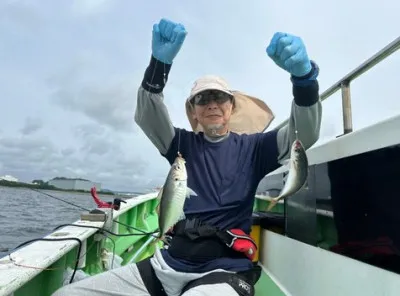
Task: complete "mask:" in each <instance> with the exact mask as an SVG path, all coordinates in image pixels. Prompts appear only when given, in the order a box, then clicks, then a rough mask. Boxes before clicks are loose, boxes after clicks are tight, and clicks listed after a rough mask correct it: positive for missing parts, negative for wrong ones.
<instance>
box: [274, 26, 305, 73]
mask: <svg viewBox="0 0 400 296" xmlns="http://www.w3.org/2000/svg"><path fill="white" fill-rule="evenodd" d="M267 54H268V56H269V57H270V58H271V59H272V60H273V61H274V62H275V63H276V64H277V65H278V66H279V67H281V68H282V69H284V70H286V71H287V72H289V73H290V74H292V75H293V76H296V77H301V76H304V75H307V74H308V73H309V72H310V71H311V63H310V60H309V58H308V55H307V51H306V48H305V46H304V44H303V41H302V40H301V38H300V37H297V36H293V35H290V34H287V33H281V32H278V33H275V34H274V36H273V37H272V40H271V43H270V44H269V45H268V47H267Z"/></svg>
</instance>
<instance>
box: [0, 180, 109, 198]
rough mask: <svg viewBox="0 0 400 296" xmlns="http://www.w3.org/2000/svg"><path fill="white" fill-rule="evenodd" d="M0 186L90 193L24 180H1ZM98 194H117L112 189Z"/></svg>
mask: <svg viewBox="0 0 400 296" xmlns="http://www.w3.org/2000/svg"><path fill="white" fill-rule="evenodd" d="M0 186H3V187H13V188H26V189H41V190H52V191H61V192H71V193H90V191H85V190H73V189H60V188H57V187H54V186H52V185H47V184H37V185H36V184H29V183H24V182H12V181H6V180H0ZM97 193H98V194H106V195H115V193H114V192H110V191H101V190H100V191H97Z"/></svg>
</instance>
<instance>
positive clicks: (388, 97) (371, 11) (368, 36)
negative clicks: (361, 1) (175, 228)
mask: <svg viewBox="0 0 400 296" xmlns="http://www.w3.org/2000/svg"><path fill="white" fill-rule="evenodd" d="M384 2H385V3H384V4H385V5H382V4H381V3H380V5H378V4H376V3H375V4H374V3H372V2H371V3H366V4H365V5H364V6H363V7H361V8H360V7H359V5H358V4H357V3H356V2H354V3H350V2H345V1H343V0H340V1H339V2H332V3H328V2H321V3H319V2H316V1H302V2H296V3H292V4H291V5H289V6H288V5H287V3H285V2H277V1H275V2H273V3H272V2H271V3H266V2H265V1H255V2H253V3H252V5H248V4H247V3H245V2H238V3H236V4H235V5H234V7H231V8H232V9H231V10H229V13H227V10H226V7H227V5H228V6H229V5H230V2H228V1H218V2H211V0H205V1H204V2H202V5H200V6H199V5H197V4H194V3H190V2H187V3H186V2H185V3H182V2H181V1H178V0H171V1H167V2H159V3H157V9H154V7H155V4H154V3H152V2H144V1H141V2H140V5H139V6H138V4H137V3H136V2H135V1H125V2H124V3H119V2H116V1H113V2H111V0H108V1H107V0H103V1H96V0H75V1H51V0H43V1H33V0H24V1H8V0H7V1H0V34H1V35H2V43H1V44H0V60H1V61H2V66H1V68H0V100H1V103H2V104H1V108H0V126H1V131H0V174H1V175H3V174H11V175H15V176H16V177H18V178H19V179H21V180H26V181H31V180H33V179H49V178H53V177H55V176H66V177H84V178H88V179H91V180H93V181H100V182H102V183H103V186H104V187H109V188H114V189H121V190H123V189H128V188H129V189H130V190H133V191H135V190H138V188H152V187H155V186H159V185H161V184H162V183H163V181H164V179H165V176H166V173H167V171H168V169H169V165H168V163H167V161H166V160H165V159H163V157H162V156H161V155H160V154H159V152H158V151H157V149H156V148H155V147H154V146H153V145H152V143H151V142H150V140H149V139H147V137H146V136H145V134H144V133H143V132H142V131H141V130H140V129H139V128H138V126H137V125H136V123H135V122H134V119H133V115H134V112H135V108H136V92H137V88H138V86H139V85H140V82H141V80H142V77H143V74H144V71H145V69H146V67H147V65H148V62H149V59H150V55H151V30H152V25H153V23H155V22H157V21H158V20H159V19H160V18H161V17H168V18H170V19H172V20H175V21H177V22H182V23H183V24H184V25H185V26H186V28H187V30H188V36H187V38H186V40H185V43H184V45H183V47H182V49H181V51H180V52H179V54H178V56H177V58H176V59H175V60H174V64H173V66H172V69H171V72H170V75H169V80H168V84H167V86H166V88H165V91H164V95H165V100H164V102H165V104H166V105H167V107H168V111H169V114H170V116H171V120H172V122H173V123H175V125H176V126H179V127H183V128H187V129H189V123H188V121H187V118H186V115H185V110H184V100H185V99H186V97H187V95H188V93H189V91H190V87H191V85H192V83H193V81H194V80H195V79H196V78H198V77H199V76H201V75H204V74H217V75H221V76H223V77H224V78H226V79H227V80H228V82H229V83H230V85H231V86H232V88H234V89H239V90H242V91H244V92H247V93H249V94H250V95H254V96H257V97H259V98H260V99H262V100H264V101H266V102H267V103H268V105H269V106H270V107H271V108H272V110H273V112H274V113H275V115H276V118H275V120H274V122H273V124H272V125H271V128H273V127H274V126H275V125H277V124H279V123H280V122H282V121H283V120H285V119H286V118H287V117H288V116H289V112H290V106H291V102H292V88H291V82H290V77H289V75H288V73H286V72H285V71H283V70H282V69H280V68H278V67H277V66H276V65H275V64H274V63H273V62H272V61H271V60H270V59H269V58H268V56H267V55H266V53H265V47H266V46H267V45H268V43H269V41H270V39H271V37H272V36H273V34H274V33H275V32H276V31H283V32H289V33H292V34H295V35H298V36H300V37H302V39H303V40H304V42H305V44H306V46H307V51H308V53H309V54H310V56H311V57H312V58H313V59H314V60H315V61H316V62H317V63H318V65H319V66H320V69H321V72H320V77H319V82H320V89H321V92H322V91H324V90H325V89H327V88H328V87H329V86H330V85H332V84H333V83H334V82H336V81H337V80H339V79H340V78H341V77H343V76H344V75H345V74H347V73H348V72H349V71H350V70H352V69H353V68H355V67H356V66H358V65H359V64H360V63H361V62H363V61H364V60H366V59H367V58H369V57H370V56H372V55H373V54H374V53H376V52H377V51H378V50H380V49H381V48H382V47H384V46H385V45H386V44H387V43H388V42H390V41H392V40H393V39H394V38H396V37H398V27H399V21H398V18H397V14H396V13H397V12H398V11H399V9H400V7H399V3H398V1H395V0H388V1H384ZM118 4H119V5H118ZM343 5H345V6H346V7H347V8H348V9H347V10H343V9H340V7H342V6H343ZM210 7H212V9H210ZM360 9H361V10H360ZM320 11H324V13H322V14H321V13H319V12H320ZM351 11H362V13H359V14H357V15H354V13H351ZM160 12H161V13H160ZM371 19H372V20H374V21H373V22H371ZM343 24H345V25H343ZM322 25H324V30H321V26H322ZM399 61H400V56H399V54H398V53H396V54H395V55H393V56H392V57H390V58H389V59H388V60H387V61H384V62H383V63H381V64H379V65H378V66H377V67H376V68H374V69H373V70H371V71H370V72H368V73H367V74H366V75H363V76H362V77H359V78H358V79H357V81H354V82H353V83H352V84H351V95H352V107H353V126H354V129H355V130H357V129H359V128H362V127H364V126H367V125H370V124H372V123H375V122H377V121H380V120H382V119H384V118H388V117H390V116H393V115H395V114H397V113H398V111H399V110H400V100H398V98H397V80H396V79H397V77H398V75H397V73H398V69H397V68H398V64H399ZM341 112H342V108H341V95H340V92H338V93H336V94H335V95H333V96H332V97H331V98H329V99H328V100H327V101H325V102H323V119H322V127H321V141H326V140H328V139H332V138H334V137H336V136H338V135H340V134H341V133H342V132H343V131H342V130H343V127H342V113H341Z"/></svg>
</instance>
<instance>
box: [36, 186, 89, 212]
mask: <svg viewBox="0 0 400 296" xmlns="http://www.w3.org/2000/svg"><path fill="white" fill-rule="evenodd" d="M29 189H30V190H32V191H35V192H37V193H41V194H43V195H46V196H48V197H51V198H54V199H57V200H59V201H62V202H65V203H67V204H69V205H71V206H74V207H77V208H79V209H81V210H85V211H88V212H90V210H88V209H86V208H84V207H81V206H79V205H76V204H74V203H72V202H69V201H66V200H63V199H61V198H59V197H55V196H54V195H51V194H48V193H46V192H43V191H40V190H37V189H34V188H29Z"/></svg>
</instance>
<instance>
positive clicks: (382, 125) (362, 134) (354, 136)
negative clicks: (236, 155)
mask: <svg viewBox="0 0 400 296" xmlns="http://www.w3.org/2000/svg"><path fill="white" fill-rule="evenodd" d="M397 144H400V115H397V116H394V117H391V118H389V119H386V120H384V121H381V122H378V123H376V124H374V125H371V126H368V127H365V128H363V129H360V130H357V131H354V132H352V133H350V134H347V135H344V136H341V137H339V138H336V139H333V140H331V141H329V142H326V143H324V144H321V145H319V146H315V147H311V148H310V149H309V150H307V157H308V162H309V165H314V164H319V163H324V162H328V161H332V160H335V159H340V158H343V157H347V156H351V155H356V154H361V153H364V152H368V151H372V150H377V149H380V148H384V147H388V146H393V145H397ZM287 170H288V164H286V165H282V166H281V167H279V168H278V169H276V170H275V171H273V172H271V173H269V174H268V175H267V176H270V175H276V174H279V173H282V172H285V171H287Z"/></svg>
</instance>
